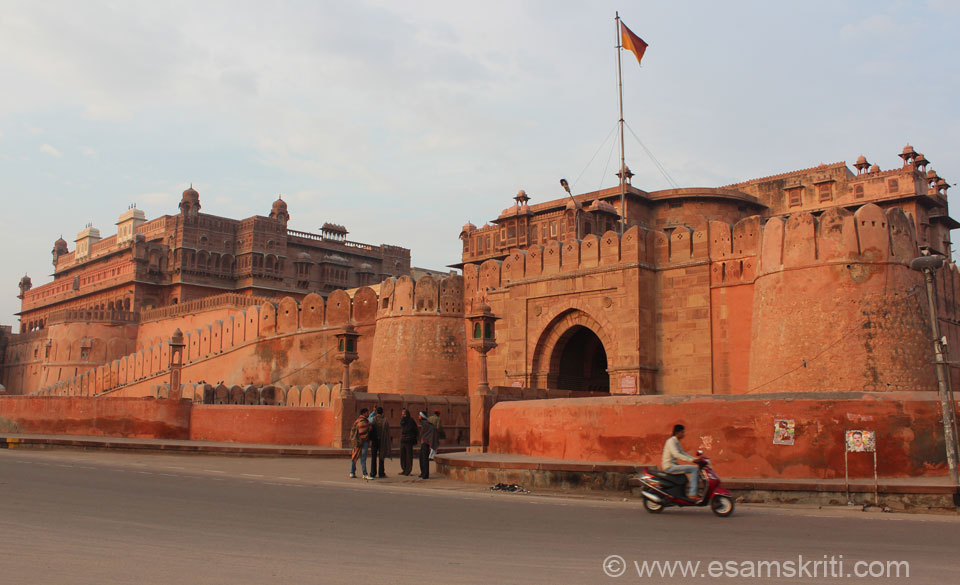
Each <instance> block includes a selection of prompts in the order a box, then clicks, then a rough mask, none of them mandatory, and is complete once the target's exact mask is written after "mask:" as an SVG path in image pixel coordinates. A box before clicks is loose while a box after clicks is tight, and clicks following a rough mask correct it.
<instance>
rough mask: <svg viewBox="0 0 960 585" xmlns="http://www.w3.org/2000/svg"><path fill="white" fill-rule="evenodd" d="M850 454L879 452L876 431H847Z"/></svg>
mask: <svg viewBox="0 0 960 585" xmlns="http://www.w3.org/2000/svg"><path fill="white" fill-rule="evenodd" d="M846 444H847V452H848V453H874V452H876V450H877V436H876V433H875V432H874V431H847V436H846Z"/></svg>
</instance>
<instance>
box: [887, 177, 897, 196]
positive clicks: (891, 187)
mask: <svg viewBox="0 0 960 585" xmlns="http://www.w3.org/2000/svg"><path fill="white" fill-rule="evenodd" d="M887 191H889V192H890V193H897V192H899V191H900V180H899V179H887Z"/></svg>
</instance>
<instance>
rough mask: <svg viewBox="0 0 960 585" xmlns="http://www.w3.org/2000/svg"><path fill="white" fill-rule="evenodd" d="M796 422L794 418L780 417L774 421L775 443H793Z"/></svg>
mask: <svg viewBox="0 0 960 585" xmlns="http://www.w3.org/2000/svg"><path fill="white" fill-rule="evenodd" d="M795 432H796V423H795V422H794V420H793V419H787V418H778V419H775V420H774V421H773V444H774V445H793V439H794V433H795Z"/></svg>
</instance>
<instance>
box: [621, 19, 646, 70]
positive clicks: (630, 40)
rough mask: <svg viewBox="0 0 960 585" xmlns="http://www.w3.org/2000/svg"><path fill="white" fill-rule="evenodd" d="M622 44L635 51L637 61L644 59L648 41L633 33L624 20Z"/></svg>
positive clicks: (625, 47)
mask: <svg viewBox="0 0 960 585" xmlns="http://www.w3.org/2000/svg"><path fill="white" fill-rule="evenodd" d="M620 44H621V45H622V46H623V48H624V49H627V50H628V51H633V54H634V55H636V56H637V63H639V62H640V60H641V59H643V52H644V51H646V50H647V43H645V42H643V39H641V38H640V37H638V36H637V35H635V34H633V31H632V30H630V29H629V28H627V25H625V24H623V21H622V20H621V21H620Z"/></svg>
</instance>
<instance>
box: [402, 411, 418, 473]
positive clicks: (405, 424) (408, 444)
mask: <svg viewBox="0 0 960 585" xmlns="http://www.w3.org/2000/svg"><path fill="white" fill-rule="evenodd" d="M419 435H420V429H419V428H417V422H416V421H415V420H413V417H412V416H410V411H409V410H407V409H406V408H404V409H403V410H402V411H401V412H400V475H410V473H411V472H412V471H413V446H414V445H415V444H416V442H417V437H418V436H419Z"/></svg>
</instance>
